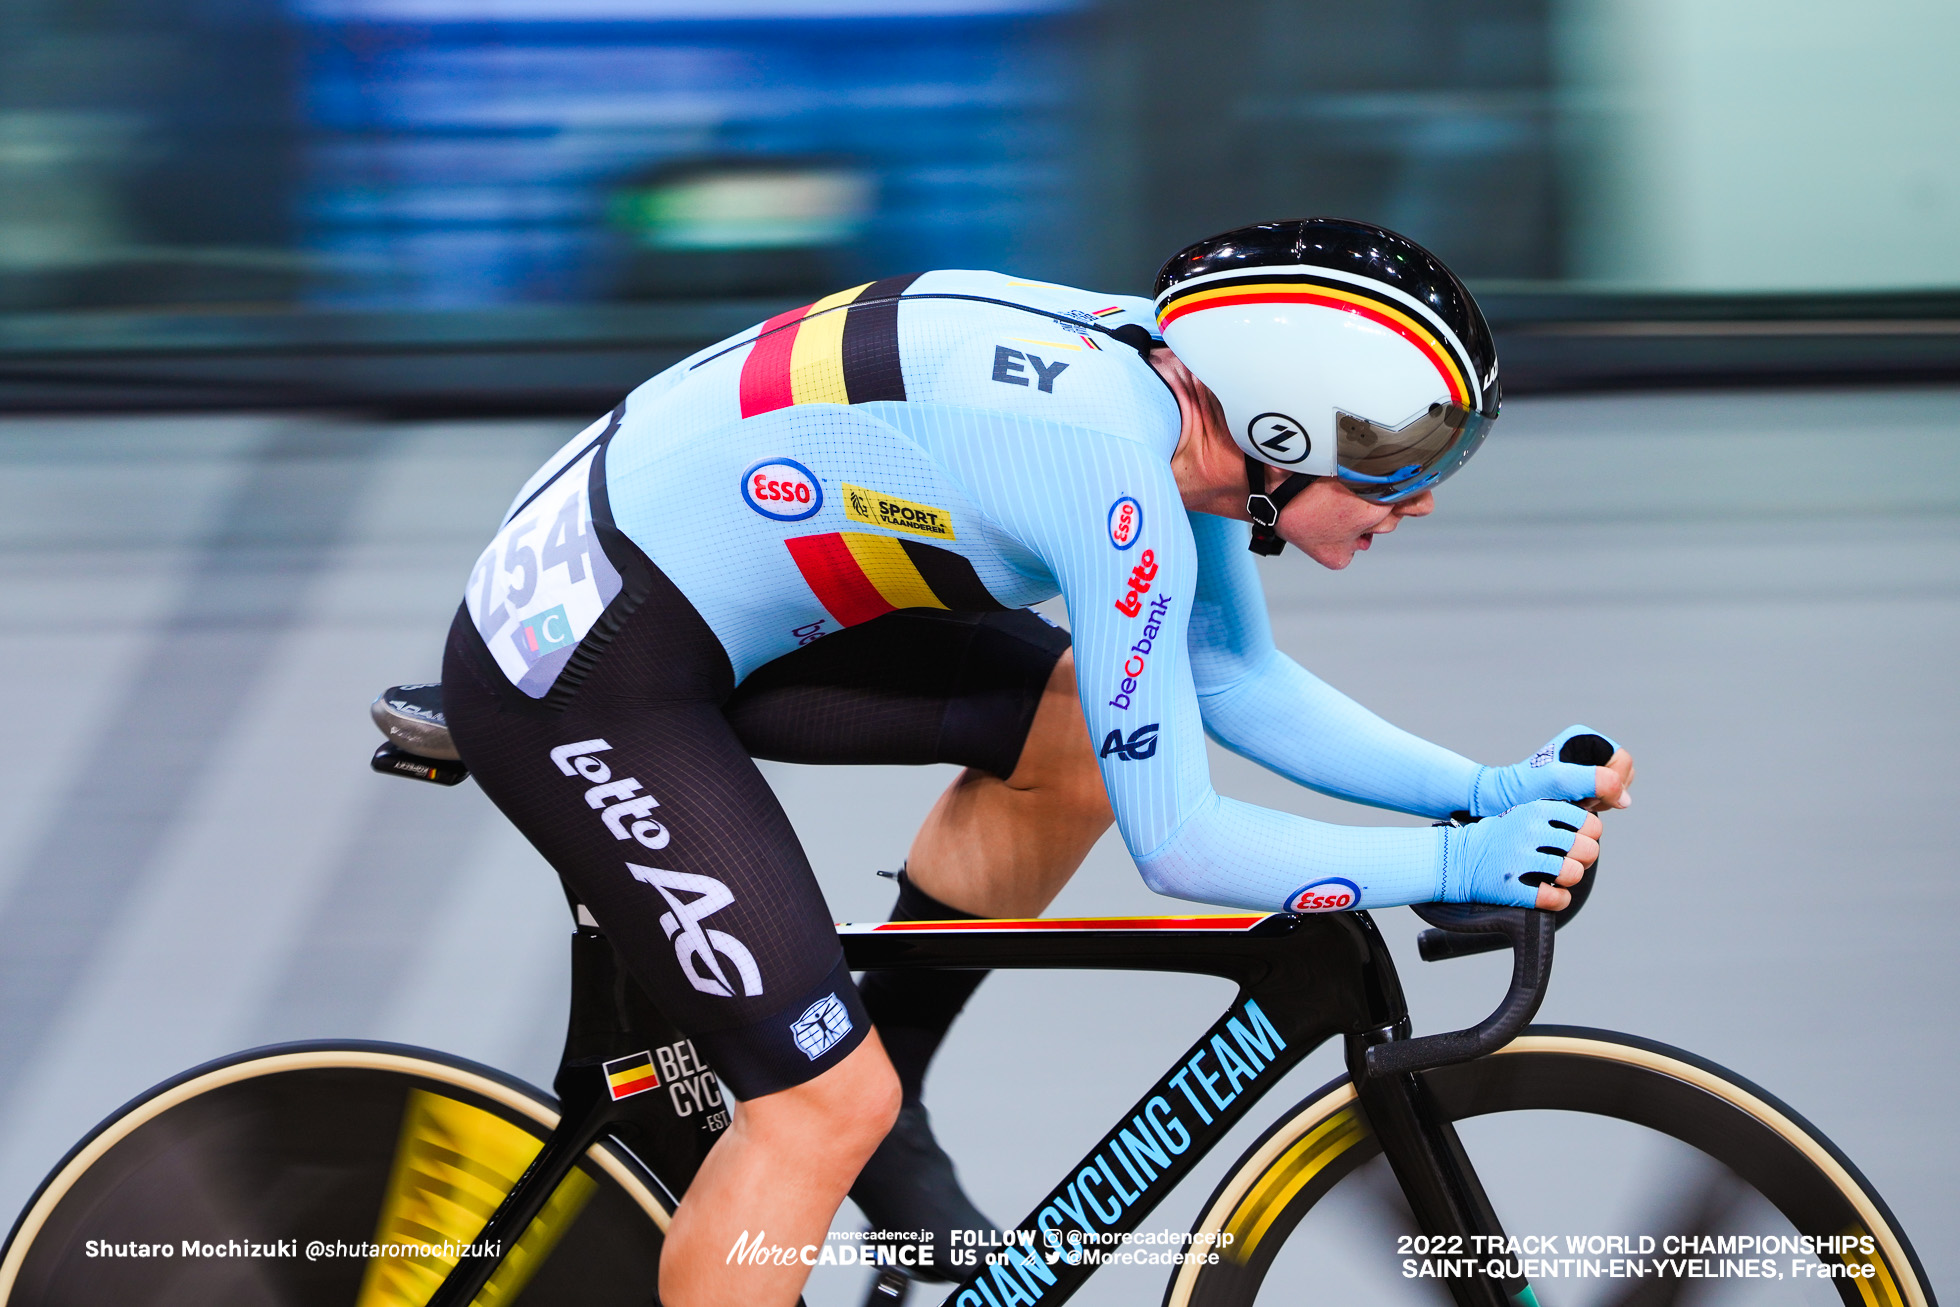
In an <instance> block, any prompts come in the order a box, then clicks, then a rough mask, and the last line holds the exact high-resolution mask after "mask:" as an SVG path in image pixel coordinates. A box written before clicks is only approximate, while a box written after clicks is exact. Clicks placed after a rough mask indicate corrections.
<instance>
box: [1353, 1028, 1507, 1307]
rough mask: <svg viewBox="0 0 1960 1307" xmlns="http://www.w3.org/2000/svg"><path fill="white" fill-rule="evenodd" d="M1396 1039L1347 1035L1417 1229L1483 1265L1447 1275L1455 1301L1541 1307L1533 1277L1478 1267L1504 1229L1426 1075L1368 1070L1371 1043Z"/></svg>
mask: <svg viewBox="0 0 1960 1307" xmlns="http://www.w3.org/2000/svg"><path fill="white" fill-rule="evenodd" d="M1402 1033H1403V1035H1404V1036H1406V1031H1404V1032H1402ZM1393 1038H1395V1033H1394V1032H1393V1028H1390V1029H1384V1030H1378V1031H1369V1032H1367V1033H1366V1034H1362V1035H1349V1036H1348V1037H1347V1062H1348V1070H1349V1072H1350V1074H1351V1075H1352V1076H1353V1077H1354V1086H1355V1091H1356V1093H1357V1095H1358V1096H1359V1097H1360V1099H1361V1108H1362V1111H1363V1112H1364V1113H1366V1115H1367V1118H1368V1124H1369V1126H1370V1127H1371V1128H1372V1129H1373V1130H1374V1132H1375V1138H1376V1139H1377V1140H1378V1141H1379V1142H1380V1143H1381V1147H1382V1155H1383V1156H1384V1157H1386V1158H1387V1159H1388V1165H1389V1169H1390V1170H1391V1171H1392V1172H1394V1175H1395V1179H1396V1181H1397V1183H1399V1184H1400V1185H1401V1188H1402V1193H1403V1194H1404V1196H1406V1197H1407V1198H1408V1200H1409V1207H1410V1209H1411V1210H1412V1211H1413V1212H1414V1214H1415V1218H1416V1228H1417V1229H1418V1230H1420V1231H1421V1232H1422V1233H1423V1234H1424V1235H1427V1236H1430V1237H1431V1238H1434V1239H1437V1240H1438V1241H1439V1243H1438V1245H1437V1246H1439V1247H1441V1248H1444V1249H1449V1250H1451V1252H1452V1254H1453V1255H1454V1256H1456V1257H1463V1258H1474V1260H1475V1261H1476V1263H1477V1264H1478V1267H1479V1269H1478V1270H1477V1272H1476V1273H1475V1274H1472V1275H1453V1276H1450V1277H1448V1278H1447V1279H1445V1280H1444V1283H1445V1284H1447V1285H1448V1286H1449V1290H1450V1295H1451V1297H1453V1298H1455V1300H1456V1304H1457V1307H1538V1302H1537V1299H1536V1298H1535V1297H1534V1296H1533V1294H1532V1291H1531V1285H1530V1282H1529V1281H1527V1280H1524V1279H1521V1278H1518V1277H1513V1276H1503V1277H1492V1276H1489V1275H1486V1274H1485V1273H1484V1272H1483V1270H1482V1269H1481V1268H1482V1267H1483V1265H1484V1264H1485V1263H1486V1262H1487V1260H1489V1259H1488V1258H1487V1257H1486V1256H1484V1255H1483V1254H1484V1250H1486V1249H1490V1248H1496V1247H1502V1246H1503V1245H1502V1243H1501V1242H1499V1243H1492V1242H1489V1241H1490V1240H1492V1239H1497V1240H1501V1239H1502V1238H1503V1235H1504V1227H1503V1225H1502V1224H1501V1223H1500V1222H1499V1221H1498V1218H1497V1210H1496V1209H1495V1208H1494V1207H1492V1206H1491V1202H1490V1197H1489V1195H1488V1194H1486V1193H1485V1192H1484V1186H1483V1182H1482V1181H1481V1180H1479V1179H1478V1178H1477V1171H1476V1168H1475V1167H1474V1166H1472V1165H1471V1163H1470V1158H1469V1155H1468V1154H1467V1153H1465V1152H1464V1151H1463V1143H1462V1141H1461V1140H1460V1139H1458V1138H1457V1133H1456V1127H1455V1125H1454V1124H1452V1123H1451V1122H1450V1121H1448V1120H1447V1119H1445V1118H1444V1117H1443V1115H1442V1114H1441V1113H1439V1112H1437V1111H1436V1110H1435V1109H1434V1107H1433V1106H1432V1105H1431V1102H1430V1098H1429V1090H1428V1087H1427V1086H1426V1085H1425V1084H1424V1083H1423V1081H1422V1077H1421V1075H1420V1074H1418V1073H1414V1072H1400V1073H1395V1074H1390V1075H1382V1074H1380V1073H1375V1074H1370V1073H1369V1071H1368V1068H1367V1057H1366V1055H1367V1050H1368V1048H1369V1047H1371V1046H1374V1045H1378V1044H1383V1043H1387V1042H1389V1041H1390V1040H1391V1039H1393Z"/></svg>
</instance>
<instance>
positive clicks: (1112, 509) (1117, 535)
mask: <svg viewBox="0 0 1960 1307" xmlns="http://www.w3.org/2000/svg"><path fill="white" fill-rule="evenodd" d="M1142 534H1143V505H1142V504H1139V503H1138V502H1137V501H1136V500H1134V499H1132V498H1130V497H1129V496H1128V495H1124V496H1123V497H1122V498H1121V499H1119V500H1117V501H1116V502H1115V503H1113V504H1111V505H1110V506H1109V543H1111V544H1112V545H1115V546H1116V547H1117V548H1118V549H1128V548H1129V547H1130V546H1131V545H1133V544H1135V543H1136V542H1137V538H1138V537H1139V536H1141V535H1142Z"/></svg>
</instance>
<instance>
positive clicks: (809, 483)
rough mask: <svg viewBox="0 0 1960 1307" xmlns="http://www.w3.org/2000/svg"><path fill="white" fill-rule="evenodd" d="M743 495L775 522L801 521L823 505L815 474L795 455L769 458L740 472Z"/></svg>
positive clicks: (812, 515)
mask: <svg viewBox="0 0 1960 1307" xmlns="http://www.w3.org/2000/svg"><path fill="white" fill-rule="evenodd" d="M742 498H743V499H744V500H745V501H746V502H747V503H748V506H749V507H750V508H753V509H754V510H755V511H756V512H758V513H760V514H762V515H763V516H764V517H767V518H773V519H775V520H776V521H778V522H801V521H802V520H803V519H804V518H806V517H814V516H816V513H817V510H818V509H819V508H822V507H823V487H822V486H821V485H819V484H818V483H817V475H816V473H814V472H812V471H811V470H810V469H809V468H807V467H804V466H803V465H802V464H801V463H798V462H797V461H796V460H794V459H789V458H771V459H765V460H764V461H762V462H760V463H757V464H756V465H755V466H754V467H752V468H750V469H749V470H748V471H746V472H744V473H742Z"/></svg>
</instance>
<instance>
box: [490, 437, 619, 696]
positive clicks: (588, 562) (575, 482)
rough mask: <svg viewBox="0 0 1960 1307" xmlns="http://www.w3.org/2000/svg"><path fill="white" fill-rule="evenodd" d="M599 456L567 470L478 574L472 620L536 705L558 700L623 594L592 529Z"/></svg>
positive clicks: (505, 534) (517, 516) (493, 547)
mask: <svg viewBox="0 0 1960 1307" xmlns="http://www.w3.org/2000/svg"><path fill="white" fill-rule="evenodd" d="M598 454H599V451H598V450H597V449H594V450H592V451H591V452H589V453H587V454H586V455H585V457H583V458H581V459H579V460H578V461H577V462H575V463H572V464H571V465H570V466H568V467H566V468H565V469H564V470H563V471H562V472H560V473H559V474H558V475H557V476H556V477H554V478H553V479H552V480H551V481H550V482H549V483H548V484H546V486H545V488H544V489H543V490H541V491H539V492H538V494H537V495H536V496H535V497H534V498H533V499H532V500H531V502H530V503H528V504H526V505H524V507H523V508H521V509H519V510H518V511H517V512H516V513H513V514H512V515H511V519H510V521H508V522H506V523H505V524H504V529H503V530H501V531H499V532H498V533H497V537H496V539H494V540H492V541H491V542H490V547H489V548H488V549H485V550H484V551H483V555H482V557H480V558H478V559H477V560H476V570H475V571H473V572H471V573H470V586H469V592H468V594H467V596H466V597H465V599H464V602H465V603H466V604H467V605H468V607H469V611H470V620H471V621H473V622H475V623H476V629H477V633H478V634H479V635H481V636H482V637H483V642H484V643H485V644H486V645H488V646H489V647H490V654H491V656H492V657H493V658H495V659H496V660H497V666H498V667H500V668H502V669H503V673H504V675H505V676H507V677H509V678H510V683H511V684H512V685H514V686H516V687H517V688H518V689H519V690H522V691H523V692H524V693H525V694H527V695H529V696H530V697H531V698H533V699H542V698H543V697H544V696H545V695H546V694H548V693H549V692H550V690H551V686H552V683H553V682H554V681H556V680H557V679H558V673H559V672H561V671H563V670H564V667H565V664H566V662H567V661H569V660H570V658H571V656H572V650H574V649H576V648H577V647H578V642H579V641H580V640H583V639H584V638H585V634H586V632H588V631H590V630H591V629H592V624H593V623H594V622H596V621H598V620H599V614H600V613H603V612H604V611H605V610H606V605H607V604H609V603H611V602H612V599H613V596H614V595H616V594H618V593H619V573H618V572H617V571H615V570H614V569H613V565H612V563H611V561H610V560H608V559H607V558H606V554H605V551H604V550H603V549H601V548H600V547H599V538H598V534H597V532H595V531H594V530H593V529H592V501H591V495H590V490H589V486H590V483H591V479H592V460H593V459H595V458H597V457H598Z"/></svg>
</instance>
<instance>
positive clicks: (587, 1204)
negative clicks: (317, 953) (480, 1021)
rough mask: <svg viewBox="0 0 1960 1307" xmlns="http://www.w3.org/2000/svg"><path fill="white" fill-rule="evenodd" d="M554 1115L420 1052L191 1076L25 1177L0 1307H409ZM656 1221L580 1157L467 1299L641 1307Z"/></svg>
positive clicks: (392, 1048)
mask: <svg viewBox="0 0 1960 1307" xmlns="http://www.w3.org/2000/svg"><path fill="white" fill-rule="evenodd" d="M557 1121H558V1112H557V1105H556V1103H555V1102H554V1101H553V1100H552V1099H550V1098H549V1097H547V1096H546V1095H544V1094H542V1093H540V1092H539V1091H538V1090H536V1089H534V1088H532V1087H530V1086H529V1085H525V1084H523V1083H522V1082H520V1081H517V1080H514V1079H512V1078H510V1077H508V1076H505V1075H502V1074H501V1073H499V1072H497V1071H494V1070H491V1069H490V1068H488V1067H483V1066H478V1065H476V1064H474V1063H470V1062H466V1061H463V1060H462V1059H459V1058H450V1057H447V1056H445V1055H443V1054H440V1053H434V1052H431V1051H429V1050H427V1049H419V1048H407V1047H402V1046H399V1045H389V1044H351V1043H336V1044H289V1045H281V1046H278V1047H274V1048H266V1049H258V1050H254V1051H252V1052H249V1053H243V1054H239V1055H237V1056H235V1057H231V1058H226V1059H223V1060H220V1061H218V1062H213V1063H209V1064H207V1065H205V1066H202V1067H198V1068H197V1069H195V1070H193V1071H189V1072H186V1073H185V1074H184V1075H182V1076H180V1077H178V1078H177V1079H175V1080H173V1081H169V1082H166V1083H165V1084H163V1085H159V1086H158V1087H156V1088H155V1089H152V1090H151V1091H149V1092H148V1093H147V1094H145V1095H143V1096H142V1097H141V1098H138V1099H137V1100H135V1101H134V1102H132V1103H130V1104H128V1105H127V1106H125V1107H124V1108H122V1109H121V1110H120V1111H118V1112H117V1113H116V1114H115V1115H113V1116H111V1117H110V1118H109V1119H108V1120H106V1121H104V1122H103V1123H102V1124H101V1125H100V1126H98V1127H96V1129H95V1131H94V1132H93V1133H92V1134H91V1135H90V1136H89V1137H88V1138H87V1139H85V1140H83V1141H82V1142H81V1143H80V1144H78V1145H77V1146H76V1147H75V1149H74V1150H73V1151H72V1152H71V1153H70V1154H69V1155H68V1157H67V1158H65V1159H64V1160H63V1161H62V1163H61V1164H60V1165H59V1166H57V1167H56V1168H55V1170H54V1171H53V1172H52V1173H51V1174H50V1175H49V1176H48V1178H47V1180H45V1181H44V1182H43V1183H42V1185H41V1188H40V1190H39V1191H38V1192H37V1193H36V1194H35V1196H34V1199H33V1201H32V1202H30V1203H29V1204H28V1206H27V1209H26V1210H25V1211H24V1212H23V1213H22V1214H21V1217H20V1219H19V1220H18V1221H17V1222H16V1224H15V1226H14V1230H13V1232H12V1234H11V1235H10V1236H9V1237H8V1240H7V1243H6V1245H5V1247H4V1248H0V1307H29V1305H30V1304H31V1305H32V1307H101V1304H104V1303H115V1304H118V1307H141V1305H146V1304H155V1305H156V1307H164V1305H165V1304H170V1305H171V1307H175V1305H177V1304H223V1307H261V1305H263V1307H349V1304H353V1307H420V1304H421V1303H423V1302H424V1301H426V1299H427V1297H428V1295H429V1293H431V1292H433V1290H434V1288H435V1286H436V1285H437V1284H439V1283H440V1282H441V1279H442V1277H443V1275H445V1274H446V1273H447V1271H448V1269H449V1267H450V1266H452V1265H453V1264H454V1263H455V1260H456V1255H457V1250H458V1249H459V1247H460V1246H461V1245H464V1244H467V1243H469V1242H470V1241H471V1240H472V1239H473V1238H474V1236H475V1233H476V1231H477V1230H478V1229H480V1228H481V1226H482V1224H483V1221H484V1220H485V1219H486V1218H487V1217H488V1216H489V1214H490V1212H491V1211H492V1210H493V1209H494V1208H495V1206H496V1204H497V1202H498V1201H499V1200H500V1199H501V1198H502V1196H503V1194H504V1193H506V1192H508V1190H509V1188H510V1186H511V1185H512V1184H513V1183H515V1180H516V1177H517V1176H518V1174H519V1173H520V1172H521V1171H522V1169H523V1167H524V1165H525V1164H527V1163H528V1162H529V1160H530V1158H531V1157H532V1156H533V1155H535V1154H536V1152H537V1150H538V1148H539V1147H540V1146H541V1145H542V1143H543V1141H544V1138H545V1136H546V1135H548V1134H549V1133H550V1132H551V1129H552V1127H553V1126H555V1125H556V1124H557ZM671 1208H672V1201H671V1200H670V1199H669V1198H668V1196H667V1194H666V1192H665V1190H664V1189H663V1188H662V1187H661V1185H660V1184H659V1182H658V1181H656V1180H655V1179H654V1178H653V1176H652V1175H651V1174H650V1173H649V1172H648V1171H647V1170H646V1169H645V1168H644V1167H643V1166H642V1165H641V1164H640V1163H639V1161H638V1160H637V1159H636V1158H634V1157H633V1156H632V1155H631V1154H630V1153H628V1152H626V1151H625V1150H624V1149H622V1148H619V1147H618V1146H617V1145H615V1144H608V1143H600V1144H595V1145H594V1146H593V1147H592V1148H591V1149H590V1150H588V1151H587V1153H586V1155H585V1157H584V1158H583V1159H582V1160H581V1161H580V1163H579V1165H578V1167H577V1168H576V1169H575V1170H574V1171H573V1173H572V1174H571V1175H570V1176H568V1177H567V1179H566V1181H565V1182H564V1183H563V1184H561V1185H560V1186H559V1189H558V1191H557V1192H556V1193H555V1194H554V1195H553V1197H552V1199H551V1201H550V1203H549V1204H548V1205H547V1207H546V1209H545V1210H544V1212H543V1213H541V1214H540V1216H539V1218H538V1219H537V1220H536V1221H534V1222H533V1223H532V1225H531V1228H530V1229H529V1230H528V1231H526V1233H525V1234H524V1236H523V1237H522V1238H520V1239H519V1241H518V1243H517V1244H516V1245H515V1246H514V1247H513V1248H511V1249H510V1250H508V1251H507V1252H506V1254H505V1260H504V1264H503V1265H502V1266H500V1267H499V1268H498V1272H497V1276H496V1278H495V1279H493V1280H492V1281H491V1284H490V1286H489V1287H488V1288H487V1289H486V1290H485V1293H484V1296H483V1297H481V1298H479V1300H478V1301H479V1302H485V1303H497V1302H510V1301H513V1300H514V1299H516V1298H517V1297H518V1296H519V1295H520V1294H521V1299H522V1302H523V1303H524V1304H526V1307H558V1305H559V1304H563V1305H564V1307H573V1304H577V1305H578V1307H587V1305H588V1304H589V1305H591V1307H629V1305H630V1307H649V1304H652V1303H653V1302H654V1301H655V1287H656V1283H657V1276H658V1270H659V1259H660V1244H661V1237H662V1233H663V1231H664V1230H665V1229H666V1227H667V1221H668V1216H669V1214H670V1212H671ZM431 1250H433V1252H431Z"/></svg>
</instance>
